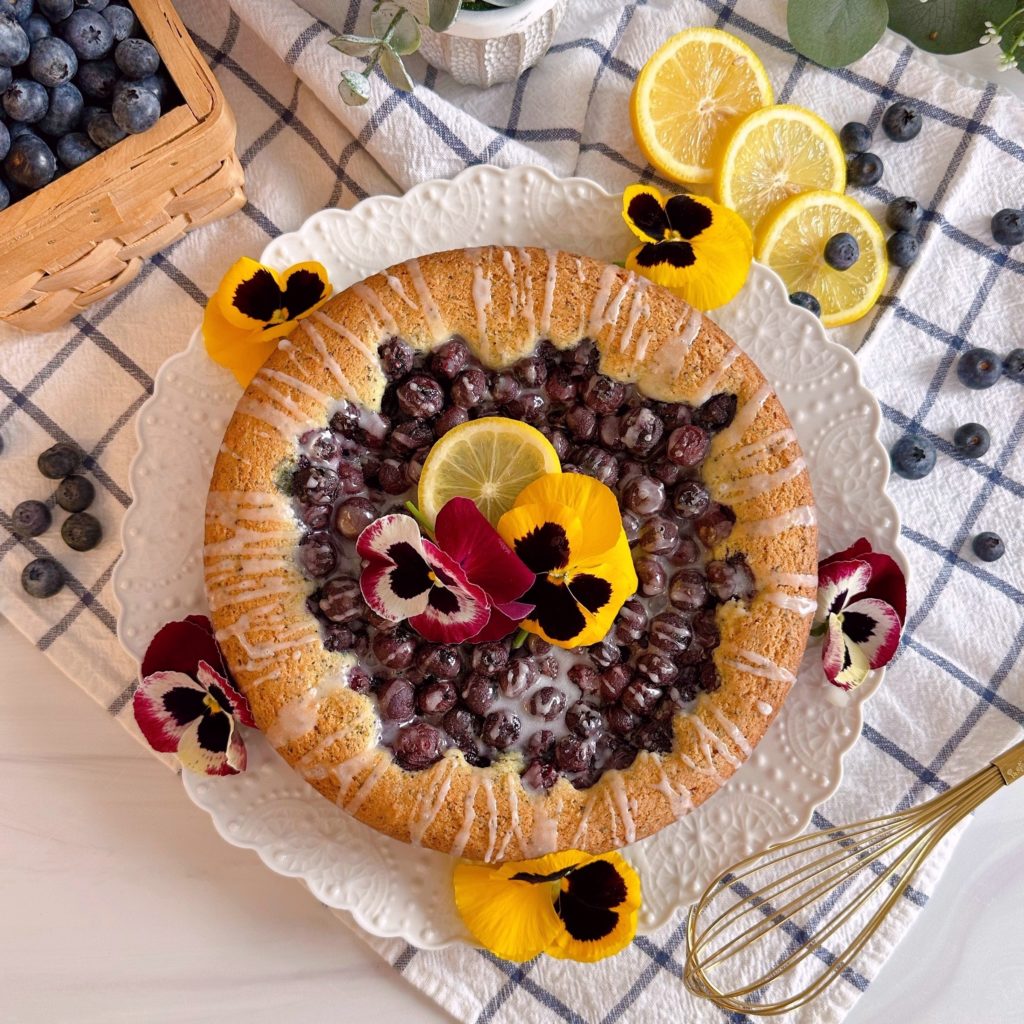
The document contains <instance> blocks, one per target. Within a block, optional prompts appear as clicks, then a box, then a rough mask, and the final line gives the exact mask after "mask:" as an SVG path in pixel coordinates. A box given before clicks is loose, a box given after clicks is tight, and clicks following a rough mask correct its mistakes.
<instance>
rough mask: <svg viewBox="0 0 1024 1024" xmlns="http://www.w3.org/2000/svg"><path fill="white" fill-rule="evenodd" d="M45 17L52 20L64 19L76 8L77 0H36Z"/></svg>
mask: <svg viewBox="0 0 1024 1024" xmlns="http://www.w3.org/2000/svg"><path fill="white" fill-rule="evenodd" d="M36 6H37V7H38V8H39V12H40V13H41V14H42V15H43V17H44V18H47V19H49V20H50V21H51V22H57V21H63V20H64V19H65V18H67V17H68V16H69V15H70V14H71V12H72V11H73V10H74V9H75V0H36Z"/></svg>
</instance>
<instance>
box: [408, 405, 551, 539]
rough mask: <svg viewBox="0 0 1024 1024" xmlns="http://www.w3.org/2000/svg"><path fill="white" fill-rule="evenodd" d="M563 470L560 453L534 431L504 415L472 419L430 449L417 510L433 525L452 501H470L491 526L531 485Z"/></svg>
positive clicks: (454, 429) (421, 477)
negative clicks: (466, 499) (539, 479)
mask: <svg viewBox="0 0 1024 1024" xmlns="http://www.w3.org/2000/svg"><path fill="white" fill-rule="evenodd" d="M561 469H562V466H561V463H560V462H559V461H558V453H557V452H556V451H555V449H554V448H553V447H552V446H551V442H550V441H549V440H548V439H547V438H546V437H545V436H544V435H543V434H542V433H541V432H540V431H539V430H537V429H536V428H535V427H531V426H529V425H527V424H526V423H521V422H520V421H519V420H510V419H506V418H505V417H504V416H487V417H485V418H484V419H479V420H471V421H470V422H469V423H463V424H461V425H459V426H457V427H453V428H452V429H451V430H449V431H448V432H447V433H446V434H443V435H442V436H441V438H440V439H439V440H438V441H437V443H436V444H435V445H434V447H433V448H431V449H430V454H429V455H427V460H426V462H424V463H423V472H422V473H421V474H420V483H419V492H418V499H419V510H420V512H421V513H422V515H423V516H424V518H425V519H426V520H427V521H428V522H431V523H433V522H434V520H435V519H436V518H437V513H438V512H440V511H441V509H442V508H444V506H445V504H446V503H447V502H448V501H450V500H451V499H452V498H458V497H464V498H472V499H473V501H475V502H476V505H477V508H479V509H480V511H481V512H482V513H483V514H484V516H486V518H487V520H488V522H490V523H491V525H492V526H493V525H494V524H495V523H497V521H498V520H499V519H500V518H501V517H502V516H503V515H504V514H505V513H506V512H507V511H508V510H509V509H510V508H511V507H512V505H513V504H514V502H515V500H516V498H517V497H518V495H519V492H520V491H522V490H523V489H524V488H525V487H526V486H527V485H529V484H532V483H533V481H534V480H537V479H538V478H539V477H542V476H544V475H545V474H547V473H558V472H561Z"/></svg>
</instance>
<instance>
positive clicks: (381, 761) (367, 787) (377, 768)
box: [342, 749, 391, 814]
mask: <svg viewBox="0 0 1024 1024" xmlns="http://www.w3.org/2000/svg"><path fill="white" fill-rule="evenodd" d="M367 753H375V754H377V758H376V761H375V763H374V765H373V767H372V768H371V769H370V773H369V774H368V775H367V776H366V778H365V779H363V781H362V782H361V783H360V784H359V788H358V789H357V790H356V791H355V793H353V794H352V796H351V797H349V798H348V799H347V800H346V801H345V802H344V803H343V804H342V806H343V807H344V808H345V810H346V811H348V813H349V814H358V813H359V810H360V808H361V807H362V806H363V804H364V803H366V800H367V799H368V797H369V796H370V794H371V793H372V792H373V791H374V790H375V789H376V788H377V784H378V783H379V782H380V780H381V779H382V778H383V777H384V776H385V775H386V774H387V770H388V767H389V766H390V761H391V759H390V758H389V757H386V756H383V755H381V754H380V753H379V751H377V750H376V749H374V750H371V751H367Z"/></svg>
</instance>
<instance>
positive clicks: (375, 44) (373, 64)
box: [331, 0, 522, 106]
mask: <svg viewBox="0 0 1024 1024" xmlns="http://www.w3.org/2000/svg"><path fill="white" fill-rule="evenodd" d="M518 3H522V0H427V24H428V25H429V26H430V28H431V29H432V30H433V31H434V32H444V31H445V29H447V28H449V27H450V26H451V23H452V22H453V21H454V20H455V18H456V17H457V16H458V14H459V12H460V11H461V10H473V11H485V10H491V9H493V8H496V7H514V6H515V5H516V4H518ZM370 32H371V34H370V35H367V36H360V35H351V34H348V33H346V34H344V35H340V36H336V37H335V38H334V39H332V40H331V46H333V47H334V48H335V49H336V50H340V51H341V52H342V53H345V54H348V56H350V57H365V58H366V64H365V66H364V67H363V70H362V71H347V70H346V71H342V73H341V80H340V81H339V82H338V92H339V93H340V94H341V98H342V99H343V100H344V101H345V102H346V103H348V104H350V105H352V106H358V105H359V104H362V103H365V102H366V101H367V100H368V99H369V98H370V75H372V74H373V71H374V69H375V68H378V67H379V68H380V70H381V72H382V73H383V75H384V77H385V78H386V79H387V80H388V81H389V82H390V83H391V84H392V85H393V86H394V87H395V88H396V89H400V90H401V91H402V92H412V88H413V82H412V79H411V78H410V77H409V72H408V71H406V70H405V65H404V64H403V63H402V58H403V57H407V56H409V54H410V53H415V52H416V51H417V50H418V49H419V47H420V40H421V38H422V37H421V33H420V20H419V18H417V17H416V15H415V14H413V13H412V12H411V11H410V10H409V9H408V8H407V7H405V6H404V5H403V4H400V3H396V2H395V0H374V4H373V9H372V11H371V12H370Z"/></svg>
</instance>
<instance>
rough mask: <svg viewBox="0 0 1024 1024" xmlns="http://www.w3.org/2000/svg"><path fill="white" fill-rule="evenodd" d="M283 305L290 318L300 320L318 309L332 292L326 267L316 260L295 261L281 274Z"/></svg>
mask: <svg viewBox="0 0 1024 1024" xmlns="http://www.w3.org/2000/svg"><path fill="white" fill-rule="evenodd" d="M281 287H282V289H283V290H284V296H285V305H286V306H287V308H288V317H289V319H290V320H292V321H295V320H301V319H302V318H303V317H306V316H309V314H310V313H312V312H313V310H315V309H319V308H320V307H321V306H322V305H323V304H324V303H325V302H326V301H327V300H328V299H329V298H330V297H331V293H332V292H333V290H334V289H333V288H332V287H331V282H330V281H328V280H327V268H326V267H325V266H324V265H323V264H322V263H318V262H317V261H316V260H309V261H308V262H306V263H296V264H295V265H294V266H292V267H289V268H288V269H287V270H286V271H285V272H284V273H283V274H282V275H281Z"/></svg>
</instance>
